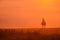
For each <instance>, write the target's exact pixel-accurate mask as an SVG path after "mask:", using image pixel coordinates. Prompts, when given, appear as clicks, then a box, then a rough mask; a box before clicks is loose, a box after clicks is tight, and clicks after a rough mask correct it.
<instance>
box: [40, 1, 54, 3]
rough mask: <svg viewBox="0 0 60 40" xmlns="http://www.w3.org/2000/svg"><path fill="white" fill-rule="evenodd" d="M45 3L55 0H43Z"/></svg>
mask: <svg viewBox="0 0 60 40" xmlns="http://www.w3.org/2000/svg"><path fill="white" fill-rule="evenodd" d="M41 1H42V2H43V3H51V2H53V0H41Z"/></svg>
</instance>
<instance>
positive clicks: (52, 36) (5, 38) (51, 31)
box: [0, 28, 60, 40]
mask: <svg viewBox="0 0 60 40" xmlns="http://www.w3.org/2000/svg"><path fill="white" fill-rule="evenodd" d="M0 40H60V28H45V29H42V28H17V29H0Z"/></svg>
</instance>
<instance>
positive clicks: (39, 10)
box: [0, 0, 60, 28]
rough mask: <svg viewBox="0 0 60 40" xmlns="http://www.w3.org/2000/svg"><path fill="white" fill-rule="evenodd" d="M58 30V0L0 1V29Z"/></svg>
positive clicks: (59, 6) (59, 23)
mask: <svg viewBox="0 0 60 40" xmlns="http://www.w3.org/2000/svg"><path fill="white" fill-rule="evenodd" d="M42 17H44V18H45V21H46V23H47V25H46V28H60V0H0V28H4V27H34V28H35V27H41V25H40V24H41V19H42Z"/></svg>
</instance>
